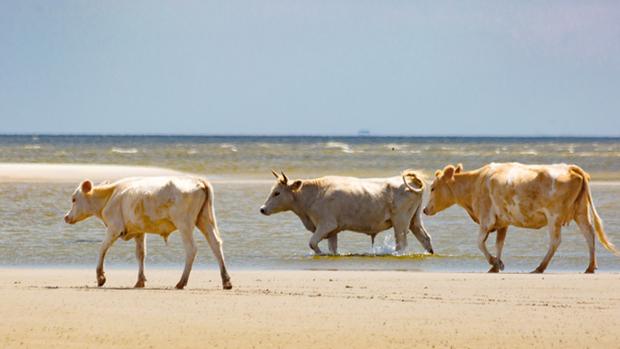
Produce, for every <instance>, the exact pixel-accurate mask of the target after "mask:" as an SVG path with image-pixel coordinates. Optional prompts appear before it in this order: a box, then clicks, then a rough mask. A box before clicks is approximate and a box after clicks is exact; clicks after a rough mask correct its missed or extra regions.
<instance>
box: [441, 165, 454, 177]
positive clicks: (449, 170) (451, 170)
mask: <svg viewBox="0 0 620 349" xmlns="http://www.w3.org/2000/svg"><path fill="white" fill-rule="evenodd" d="M453 176H454V166H452V165H448V166H446V168H445V169H444V170H443V177H445V178H447V179H450V178H452V177H453Z"/></svg>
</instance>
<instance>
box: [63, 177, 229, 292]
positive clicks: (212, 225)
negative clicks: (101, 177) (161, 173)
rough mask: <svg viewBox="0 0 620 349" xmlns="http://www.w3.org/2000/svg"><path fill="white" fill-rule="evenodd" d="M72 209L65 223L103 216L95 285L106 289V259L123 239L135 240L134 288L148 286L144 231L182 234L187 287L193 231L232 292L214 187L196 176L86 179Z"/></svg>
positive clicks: (183, 282) (193, 248) (193, 251)
mask: <svg viewBox="0 0 620 349" xmlns="http://www.w3.org/2000/svg"><path fill="white" fill-rule="evenodd" d="M71 200H72V205H71V210H70V211H69V212H67V214H66V215H65V222H66V223H68V224H75V223H77V222H80V221H82V220H85V219H87V218H89V217H91V216H96V217H97V218H99V219H100V220H101V221H102V222H103V224H104V225H105V226H106V229H107V233H106V236H105V238H104V240H103V242H102V244H101V247H100V249H99V261H98V264H97V285H98V286H103V284H105V282H106V278H105V275H104V271H103V261H104V258H105V255H106V252H107V251H108V249H109V248H110V247H111V246H112V244H114V242H115V241H116V240H117V239H118V238H121V239H123V240H125V241H127V240H130V239H134V240H135V242H136V258H137V260H138V266H139V268H138V269H139V270H138V281H137V282H136V284H135V286H134V287H137V288H141V287H144V283H145V281H146V277H145V276H144V257H145V255H146V240H145V233H151V234H158V235H160V236H162V237H163V238H164V239H165V240H166V241H167V239H168V236H169V235H170V234H171V233H172V232H174V231H176V230H178V231H179V233H180V234H181V239H182V240H183V245H184V247H185V269H184V270H183V274H182V276H181V280H180V281H179V282H178V283H177V284H176V288H177V289H183V288H184V287H185V286H186V285H187V280H188V278H189V274H190V271H191V269H192V264H193V263H194V258H195V256H196V252H197V248H196V243H195V242H194V236H193V234H194V227H198V229H199V230H200V231H201V232H202V234H203V235H204V236H205V238H206V239H207V242H208V243H209V246H210V247H211V250H212V251H213V254H214V255H215V257H216V258H217V261H218V263H219V267H220V275H221V278H222V285H223V288H224V289H231V288H232V284H231V282H230V276H229V275H228V272H227V270H226V265H225V263H224V253H223V251H222V240H221V239H220V234H219V230H218V228H217V223H216V219H215V211H214V207H213V200H214V198H213V187H212V186H211V184H210V183H209V182H208V181H207V180H205V179H202V178H196V177H189V176H187V177H183V176H180V177H135V178H126V179H121V180H119V181H117V182H114V183H111V184H108V183H103V184H100V185H97V186H95V185H93V183H92V182H91V181H89V180H85V181H83V182H82V183H81V184H80V185H79V186H78V187H77V189H76V190H75V192H74V193H73V195H72V199H71Z"/></svg>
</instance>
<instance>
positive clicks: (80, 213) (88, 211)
mask: <svg viewBox="0 0 620 349" xmlns="http://www.w3.org/2000/svg"><path fill="white" fill-rule="evenodd" d="M92 192H93V182H91V181H89V180H85V181H84V182H82V183H81V184H80V185H79V186H78V187H77V189H76V190H75V191H74V192H73V195H72V196H71V202H72V204H71V210H69V212H67V214H66V215H65V222H67V223H69V224H75V223H77V222H79V221H83V220H85V219H86V218H88V217H90V216H92V215H93V214H95V209H94V207H93V203H92Z"/></svg>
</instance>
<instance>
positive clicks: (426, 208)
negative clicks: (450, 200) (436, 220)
mask: <svg viewBox="0 0 620 349" xmlns="http://www.w3.org/2000/svg"><path fill="white" fill-rule="evenodd" d="M422 212H424V214H425V215H427V216H428V207H424V209H423V210H422Z"/></svg>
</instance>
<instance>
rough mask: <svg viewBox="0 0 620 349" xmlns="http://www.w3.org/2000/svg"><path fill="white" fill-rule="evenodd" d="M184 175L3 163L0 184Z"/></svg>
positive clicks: (103, 167) (139, 168) (135, 169)
mask: <svg viewBox="0 0 620 349" xmlns="http://www.w3.org/2000/svg"><path fill="white" fill-rule="evenodd" d="M183 174H184V173H182V172H179V171H174V170H170V169H166V168H161V167H150V166H124V165H101V164H93V165H88V164H44V163H0V183H2V182H20V183H77V182H80V181H82V180H84V179H90V180H91V181H96V182H98V181H103V180H110V181H113V180H117V179H121V178H124V177H134V176H174V175H183Z"/></svg>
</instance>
